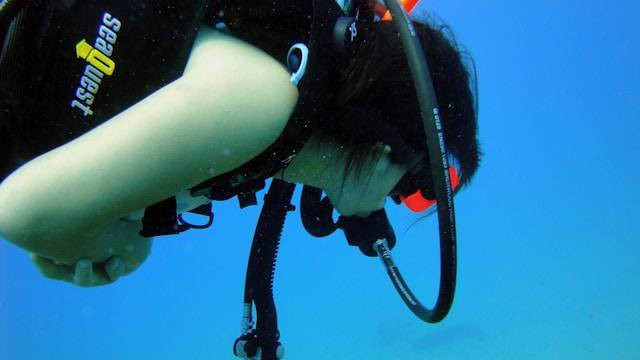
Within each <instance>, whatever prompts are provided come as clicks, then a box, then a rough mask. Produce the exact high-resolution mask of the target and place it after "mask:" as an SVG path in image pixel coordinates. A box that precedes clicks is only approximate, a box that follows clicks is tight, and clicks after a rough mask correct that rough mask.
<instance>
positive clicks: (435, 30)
mask: <svg viewBox="0 0 640 360" xmlns="http://www.w3.org/2000/svg"><path fill="white" fill-rule="evenodd" d="M414 26H415V29H416V31H417V32H418V34H419V38H420V41H421V43H422V46H423V49H425V53H426V58H427V61H428V63H429V70H430V72H431V77H432V81H433V85H434V88H435V92H436V98H437V101H438V105H439V108H440V119H441V122H442V124H443V127H444V136H445V142H446V145H447V151H448V153H449V155H450V158H452V159H453V160H454V161H453V162H454V163H456V165H457V171H458V173H457V177H458V178H459V183H460V185H466V184H468V182H469V180H470V179H471V178H472V176H473V175H474V173H475V172H476V169H477V168H478V164H479V158H480V149H479V145H478V141H477V138H476V134H477V100H476V93H477V91H476V86H475V80H476V79H475V68H474V66H473V61H472V59H471V58H470V56H468V55H466V54H464V53H463V52H461V51H460V49H459V48H458V46H457V45H456V42H455V40H454V39H453V36H452V35H451V34H450V32H449V31H448V28H447V27H445V26H435V25H431V24H423V23H417V22H414ZM465 62H466V63H467V64H468V65H465ZM335 105H336V110H337V112H338V116H339V117H340V120H339V121H337V122H336V123H335V125H333V126H330V127H329V128H327V129H323V130H324V131H326V132H327V133H329V135H331V136H334V137H336V138H338V139H339V140H340V141H341V142H342V143H345V144H346V145H348V148H350V149H351V150H350V151H349V152H348V154H346V156H347V158H348V161H347V164H348V167H349V169H347V172H348V171H351V170H356V171H357V170H358V169H361V168H362V165H363V164H364V163H366V162H367V161H368V159H370V158H371V155H372V152H371V148H372V146H371V145H373V144H375V143H377V142H384V143H387V145H389V146H391V148H392V150H399V149H398V147H399V146H397V143H398V142H400V143H401V144H402V145H405V149H408V151H410V152H412V153H415V154H419V155H420V156H421V157H422V158H423V159H424V162H425V163H426V166H424V168H423V169H424V171H423V172H422V175H423V176H421V177H422V178H423V180H425V181H426V183H427V184H431V182H432V180H431V178H432V177H431V174H430V166H429V160H428V159H429V157H428V151H427V146H426V139H425V132H424V127H423V121H422V118H421V115H420V109H419V105H418V99H417V95H416V89H415V87H414V81H413V79H412V77H411V73H410V71H409V68H408V63H407V59H406V55H405V53H404V51H403V48H402V44H401V41H400V37H399V33H398V31H397V30H396V28H395V26H394V25H393V23H392V22H387V21H384V22H376V23H374V24H373V25H372V27H371V29H370V31H369V32H368V34H367V38H366V40H364V42H363V44H362V45H361V46H359V47H358V49H357V50H356V51H355V54H354V56H352V57H351V58H349V59H348V60H347V62H346V64H345V66H344V68H343V69H342V71H341V73H340V74H339V76H338V80H337V83H336V93H335ZM390 133H393V134H395V135H396V138H397V139H399V140H400V141H395V143H394V141H393V140H389V134H390ZM389 142H391V143H389ZM394 146H395V147H396V149H394ZM426 187H427V189H425V190H427V193H429V195H432V194H433V185H431V186H426ZM425 190H423V192H424V191H425ZM430 198H433V196H431V197H430Z"/></svg>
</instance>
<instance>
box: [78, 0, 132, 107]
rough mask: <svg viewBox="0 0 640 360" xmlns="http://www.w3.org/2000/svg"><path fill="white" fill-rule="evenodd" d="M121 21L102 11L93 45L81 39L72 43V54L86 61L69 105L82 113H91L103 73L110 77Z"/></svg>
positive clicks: (114, 67)
mask: <svg viewBox="0 0 640 360" xmlns="http://www.w3.org/2000/svg"><path fill="white" fill-rule="evenodd" d="M121 26H122V23H121V22H120V20H118V18H116V17H115V16H113V15H111V14H110V13H108V12H104V13H103V14H102V24H100V27H98V36H97V37H96V39H95V41H94V43H93V45H90V44H89V43H87V41H86V40H85V39H82V40H81V41H80V42H78V43H77V44H76V55H77V56H78V58H80V59H83V60H85V61H86V62H87V65H85V67H84V72H83V73H82V75H81V76H80V81H79V82H78V86H77V87H76V90H75V93H74V98H73V100H71V103H70V105H71V107H72V108H75V109H78V110H80V111H81V112H82V114H83V115H84V116H91V115H93V109H92V108H91V105H93V103H94V101H95V100H96V97H97V96H98V91H99V90H100V86H101V85H102V81H103V80H104V77H105V75H106V76H111V75H113V73H114V72H115V70H116V63H115V61H113V60H112V59H111V55H113V50H114V47H115V45H116V42H117V40H118V31H120V28H121Z"/></svg>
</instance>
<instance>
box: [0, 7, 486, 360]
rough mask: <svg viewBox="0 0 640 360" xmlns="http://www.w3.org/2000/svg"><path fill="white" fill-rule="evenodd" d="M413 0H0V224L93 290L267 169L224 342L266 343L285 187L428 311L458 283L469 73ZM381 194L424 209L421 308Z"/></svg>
mask: <svg viewBox="0 0 640 360" xmlns="http://www.w3.org/2000/svg"><path fill="white" fill-rule="evenodd" d="M415 3H416V1H403V2H402V4H401V3H400V1H398V0H387V1H386V2H384V3H383V2H378V1H347V2H346V4H342V6H340V5H339V4H337V3H336V2H335V1H334V0H309V1H293V0H274V1H242V2H234V1H222V0H220V1H206V0H200V1H180V2H179V1H170V0H160V1H137V2H126V3H125V2H117V1H99V0H87V1H53V0H52V1H24V0H22V1H21V0H5V1H3V2H2V3H1V4H0V36H1V38H2V41H3V43H2V48H1V51H2V52H1V53H0V102H1V103H0V106H1V111H0V146H1V147H2V151H1V153H0V179H1V180H2V183H1V184H0V204H2V206H1V207H0V236H2V238H4V239H6V240H8V241H10V242H11V243H13V244H15V245H17V246H19V247H21V248H23V249H25V250H26V251H27V252H29V254H30V255H31V259H32V261H33V262H34V264H35V265H36V267H37V268H38V270H39V271H40V272H41V273H42V274H43V275H45V276H46V277H49V278H52V279H58V280H63V281H67V282H70V283H73V284H76V285H80V286H97V285H104V284H108V283H112V282H113V281H116V280H117V279H118V278H119V277H121V276H124V275H127V274H129V273H131V272H133V271H135V269H137V268H138V267H139V266H140V265H141V264H142V263H143V262H144V260H145V259H146V258H147V256H148V255H149V252H150V248H151V246H152V239H153V238H154V237H157V236H162V235H170V234H178V233H180V232H183V231H186V230H189V229H192V228H204V227H207V226H209V225H211V223H212V221H213V212H212V207H211V202H212V201H213V200H217V201H222V200H228V199H231V198H233V197H237V198H238V200H239V201H240V205H241V207H245V206H249V205H252V204H256V203H257V200H256V196H255V193H256V192H257V191H259V190H261V189H262V188H263V187H264V186H265V180H267V179H269V178H272V179H273V180H272V182H271V188H270V189H269V192H268V193H267V195H266V200H265V205H264V206H265V207H264V208H263V212H262V214H261V218H260V222H259V224H258V228H257V229H256V237H255V238H254V245H253V248H252V254H251V256H250V261H249V266H248V270H247V283H246V287H245V314H243V319H244V321H245V323H244V327H243V330H242V331H243V335H242V336H241V337H240V338H239V339H238V340H237V341H236V344H235V345H234V352H235V353H236V355H238V356H240V357H243V358H262V359H274V358H282V351H281V350H282V347H281V344H280V343H279V341H278V338H279V333H278V331H277V326H276V319H275V306H274V304H273V299H272V295H271V294H270V293H271V288H272V281H273V270H274V267H275V254H276V253H277V247H278V241H279V236H280V233H281V231H282V226H283V223H284V216H285V215H286V213H287V212H288V211H290V210H293V209H294V207H293V205H291V204H290V199H291V196H292V193H293V188H294V186H295V185H294V184H296V183H300V184H304V185H305V188H304V190H303V193H302V200H301V205H300V210H301V214H302V221H303V224H304V225H305V228H306V229H307V230H308V231H309V232H310V233H311V234H312V235H314V236H326V235H328V234H330V233H332V232H333V231H335V230H336V229H341V230H343V231H344V233H345V236H346V237H347V240H348V242H349V244H350V245H352V246H356V247H358V248H359V249H360V250H361V251H362V252H363V253H364V254H365V255H368V256H379V257H380V258H381V259H383V262H384V263H385V266H386V267H387V270H388V271H389V275H390V277H391V278H392V281H393V282H394V285H395V286H396V289H398V292H399V293H400V294H401V297H402V298H403V300H404V301H405V303H406V304H407V305H408V306H409V307H410V309H411V310H412V311H413V312H414V313H415V314H416V315H417V316H418V317H420V318H421V319H423V320H425V321H428V322H437V321H440V320H441V319H442V318H444V316H446V313H447V312H448V310H449V307H450V306H451V302H452V300H453V289H454V287H455V221H454V215H453V214H454V213H453V201H452V199H453V196H454V194H455V193H457V192H458V191H459V190H460V189H461V188H462V187H463V186H464V185H467V184H468V183H469V182H470V180H471V178H472V177H473V175H474V174H475V172H476V170H477V168H478V163H479V157H480V149H479V145H478V141H477V120H476V117H477V104H476V89H475V83H474V81H475V76H474V75H475V74H474V73H472V71H473V70H474V69H468V68H467V67H466V66H465V64H464V61H463V60H464V57H463V55H462V54H461V51H460V50H459V49H458V47H457V46H456V44H455V42H454V41H453V40H452V39H451V37H449V36H447V34H446V32H445V31H444V30H443V29H442V28H438V27H437V26H435V25H430V24H422V23H418V22H415V21H411V20H409V18H408V17H407V12H410V11H411V9H412V8H413V7H414V6H415ZM323 194H324V195H326V196H324V195H323ZM387 197H391V198H392V199H393V200H394V202H396V203H404V204H405V205H406V206H407V207H409V208H410V209H411V210H413V211H416V212H419V213H421V214H428V213H429V212H431V211H435V212H437V215H438V219H439V224H440V227H439V230H440V238H441V253H442V255H443V257H442V266H441V271H442V273H441V287H440V290H441V291H440V293H439V298H438V301H437V303H436V306H435V307H434V308H433V309H431V310H429V309H426V308H425V307H423V306H422V305H421V304H420V303H419V302H418V301H417V299H415V297H414V296H413V294H412V293H411V292H410V291H409V289H408V287H406V284H405V283H404V281H403V280H402V278H401V276H400V275H399V272H398V271H397V267H396V266H395V264H394V263H393V261H392V260H391V257H390V252H389V250H390V248H392V247H393V246H394V245H395V235H394V234H393V230H392V228H391V226H390V224H389V222H388V219H387V217H386V214H385V213H384V205H385V200H386V198H387ZM436 203H437V206H435V204H436ZM333 209H335V210H337V212H338V213H339V214H340V215H341V216H340V218H339V220H338V221H337V222H334V221H333V219H332V212H333ZM187 212H192V213H197V214H201V215H205V216H207V217H208V219H209V221H208V222H207V223H205V224H190V223H189V222H187V221H185V219H184V218H183V216H182V214H184V213H187ZM256 249H262V253H263V254H264V253H266V254H270V256H268V257H262V256H256V255H255V253H254V250H256ZM265 249H266V250H265ZM252 306H255V307H256V311H257V313H258V321H257V328H255V329H254V328H253V326H254V325H256V324H255V323H254V322H253V319H252V315H251V313H252ZM261 314H262V315H261ZM261 316H262V319H263V320H261Z"/></svg>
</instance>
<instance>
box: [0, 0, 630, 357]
mask: <svg viewBox="0 0 640 360" xmlns="http://www.w3.org/2000/svg"><path fill="white" fill-rule="evenodd" d="M420 6H421V9H420V10H421V11H425V10H426V8H427V7H428V8H429V11H430V12H431V11H433V13H435V14H437V16H438V17H439V18H440V19H442V20H443V21H445V22H446V23H447V24H449V25H450V27H451V29H452V30H453V32H454V33H455V35H456V37H457V39H458V42H459V43H460V44H461V45H464V46H465V47H466V48H467V50H468V51H469V52H470V53H471V54H472V55H473V57H474V58H475V61H476V64H477V69H478V75H479V95H480V98H479V100H480V118H479V125H480V140H481V144H482V147H483V150H484V153H485V156H484V158H483V161H482V166H481V168H480V169H479V171H478V174H477V176H476V177H475V179H474V181H473V182H472V185H471V186H470V187H468V188H467V189H465V190H464V191H462V192H461V193H460V194H459V196H458V197H457V201H456V210H457V224H458V241H459V243H458V255H459V257H458V263H459V271H458V287H457V293H456V298H455V302H454V306H453V308H452V311H451V313H450V314H449V316H448V317H447V318H446V319H445V320H444V321H443V322H442V323H439V324H436V325H429V324H424V323H421V322H420V321H419V320H417V319H416V318H415V317H414V316H413V314H412V313H411V312H409V311H408V310H407V308H406V307H405V306H404V304H403V303H402V302H401V300H400V298H399V297H398V296H397V294H396V293H395V290H394V289H393V287H392V285H391V284H390V282H389V281H388V279H387V276H386V273H385V271H384V269H383V268H382V266H381V265H380V263H379V261H378V260H377V259H371V258H366V257H364V256H362V255H361V254H360V253H359V251H357V250H356V249H354V248H350V247H348V246H347V245H346V241H345V240H344V237H343V236H342V234H336V235H334V236H331V237H329V238H324V239H315V238H312V237H311V236H310V235H308V234H306V232H305V231H304V229H303V228H302V225H301V222H300V220H299V214H298V213H297V212H296V213H293V214H290V215H289V219H288V222H287V225H286V228H285V233H284V240H283V244H282V247H281V251H280V257H279V264H278V270H277V274H276V286H275V295H276V302H277V305H278V310H279V314H278V315H279V321H280V329H281V332H282V341H283V342H284V345H285V348H286V352H287V356H286V358H288V359H306V360H316V359H318V360H319V359H406V360H414V359H415V360H418V359H420V360H422V359H640V341H639V340H638V339H640V280H639V279H640V222H639V220H640V219H639V217H640V216H639V215H640V209H639V207H638V204H639V203H640V188H639V187H638V182H639V181H640V170H639V169H638V156H639V155H640V145H639V140H638V137H639V135H640V91H639V90H640V88H639V85H638V84H640V46H639V45H640V25H639V24H640V2H638V1H616V2H610V1H603V0H591V1H586V2H583V1H561V2H557V1H549V0H545V1H536V2H514V1H504V0H500V1H489V2H475V1H464V2H461V1H444V0H429V1H427V0H422V3H421V5H420ZM419 16H420V15H419ZM296 204H297V197H296ZM3 206H6V205H3ZM387 209H388V211H389V213H390V216H391V217H392V221H393V223H394V226H395V229H396V233H397V235H398V245H397V247H396V249H395V250H394V254H395V259H396V261H397V262H398V264H399V265H400V267H401V270H402V271H403V273H404V274H405V276H406V278H407V280H408V281H409V283H410V284H411V285H412V286H413V287H414V288H415V289H414V290H415V292H416V293H417V294H419V296H420V298H421V299H423V301H424V302H425V303H426V304H427V305H429V306H431V305H432V302H433V300H434V299H435V294H436V290H437V282H438V266H439V265H438V261H439V258H438V247H437V228H436V222H435V219H430V220H428V221H423V222H420V223H418V224H416V225H415V226H412V227H410V228H409V225H411V224H413V223H414V222H415V220H416V219H417V218H416V216H415V215H413V214H410V213H408V212H407V211H405V210H404V209H403V208H400V207H396V206H394V205H393V204H392V202H391V201H389V202H388V204H387ZM214 211H215V213H216V220H215V224H214V226H213V227H212V228H211V229H209V230H204V231H191V232H188V233H186V234H184V235H180V236H176V237H166V238H158V239H156V241H155V245H154V247H153V252H152V255H151V256H150V258H149V259H148V260H147V262H146V263H145V264H144V265H143V266H142V267H141V268H140V269H139V270H138V271H137V272H135V273H133V274H131V275H130V276H128V277H126V278H123V279H121V280H119V281H117V282H116V283H114V284H113V285H110V286H105V287H99V288H79V287H76V286H72V285H69V284H66V283H62V282H56V281H52V280H47V279H45V278H43V277H42V276H41V275H39V274H38V273H37V272H36V270H35V268H34V267H33V266H32V265H31V263H30V261H29V260H28V257H27V255H26V254H25V253H24V252H23V251H22V250H19V249H18V248H16V247H14V246H13V245H11V244H9V243H8V242H6V241H0V359H3V360H4V359H7V360H14V359H16V360H18V359H20V360H21V359H45V358H46V359H63V358H64V359H66V360H75V359H83V360H84V359H87V358H91V359H94V360H102V359H177V358H184V359H231V358H233V355H232V353H231V348H232V345H233V341H234V340H235V338H236V337H237V336H238V335H239V325H240V318H241V314H242V306H241V305H242V291H243V285H244V272H245V268H246V262H247V257H248V252H249V247H250V243H251V236H252V233H253V229H254V226H255V223H256V221H257V218H258V213H259V208H258V207H253V208H250V209H245V210H240V209H239V208H238V206H237V202H235V201H229V202H227V203H215V204H214Z"/></svg>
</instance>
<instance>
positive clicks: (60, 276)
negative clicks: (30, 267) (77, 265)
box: [31, 254, 73, 282]
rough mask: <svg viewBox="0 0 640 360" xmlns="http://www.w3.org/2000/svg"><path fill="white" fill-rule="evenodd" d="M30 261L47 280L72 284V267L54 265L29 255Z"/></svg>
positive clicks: (39, 257)
mask: <svg viewBox="0 0 640 360" xmlns="http://www.w3.org/2000/svg"><path fill="white" fill-rule="evenodd" d="M31 261H32V262H33V263H34V264H35V266H36V268H37V269H38V271H40V273H41V274H42V275H44V276H45V277H47V278H49V279H55V280H63V281H68V282H73V267H72V266H71V265H66V264H56V263H54V262H53V261H52V260H49V259H46V258H43V257H42V256H38V255H36V254H31Z"/></svg>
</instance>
